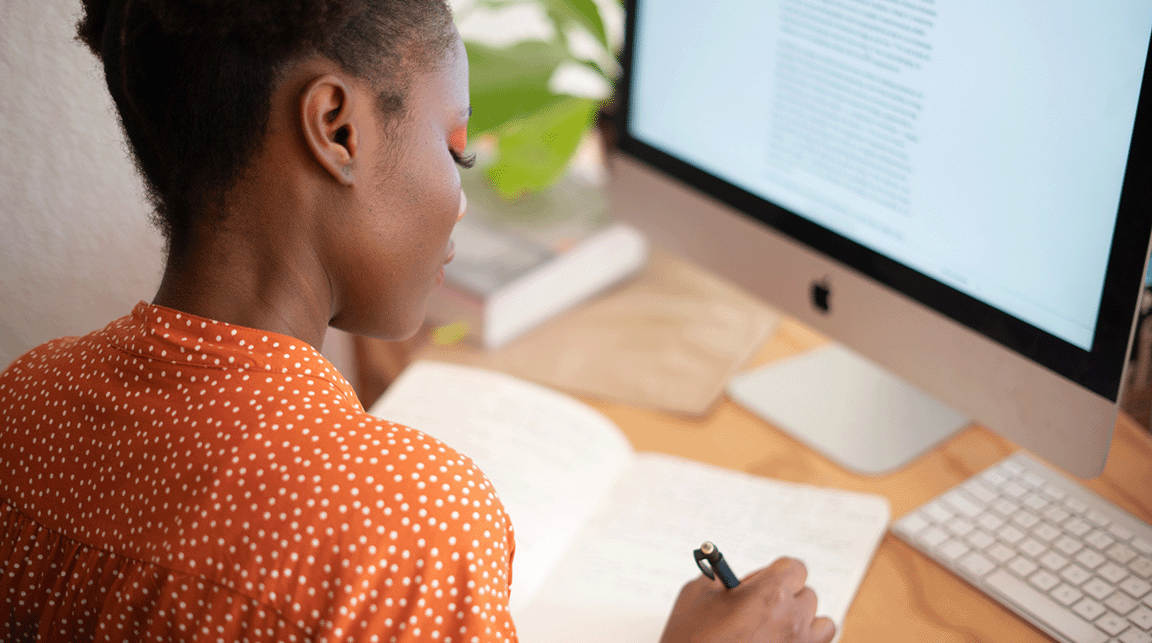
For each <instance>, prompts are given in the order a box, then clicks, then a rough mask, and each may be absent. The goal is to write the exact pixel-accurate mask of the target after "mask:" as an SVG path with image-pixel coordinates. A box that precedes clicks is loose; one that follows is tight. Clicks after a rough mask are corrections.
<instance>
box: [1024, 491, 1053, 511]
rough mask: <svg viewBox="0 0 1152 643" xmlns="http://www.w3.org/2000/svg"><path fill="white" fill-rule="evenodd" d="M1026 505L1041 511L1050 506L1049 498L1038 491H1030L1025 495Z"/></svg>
mask: <svg viewBox="0 0 1152 643" xmlns="http://www.w3.org/2000/svg"><path fill="white" fill-rule="evenodd" d="M1024 506H1025V507H1028V508H1029V509H1031V510H1033V511H1040V510H1041V509H1043V508H1044V507H1047V506H1048V500H1047V499H1046V498H1044V496H1041V495H1040V494H1038V493H1030V494H1028V495H1027V496H1024Z"/></svg>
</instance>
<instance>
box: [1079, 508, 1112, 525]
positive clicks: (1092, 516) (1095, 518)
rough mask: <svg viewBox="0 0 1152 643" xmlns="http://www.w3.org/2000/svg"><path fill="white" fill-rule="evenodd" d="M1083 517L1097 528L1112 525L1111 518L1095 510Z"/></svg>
mask: <svg viewBox="0 0 1152 643" xmlns="http://www.w3.org/2000/svg"><path fill="white" fill-rule="evenodd" d="M1084 517H1085V518H1087V519H1088V520H1090V521H1092V522H1093V523H1096V526H1097V527H1107V526H1108V525H1110V524H1112V519H1111V518H1109V517H1108V516H1105V515H1104V514H1102V513H1100V512H1099V511H1096V510H1092V511H1089V512H1088V513H1086V514H1084Z"/></svg>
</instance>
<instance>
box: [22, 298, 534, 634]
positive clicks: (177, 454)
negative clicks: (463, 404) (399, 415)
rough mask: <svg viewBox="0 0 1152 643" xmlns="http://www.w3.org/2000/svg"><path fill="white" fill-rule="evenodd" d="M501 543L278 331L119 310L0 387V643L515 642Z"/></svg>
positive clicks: (415, 450) (478, 493) (444, 478)
mask: <svg viewBox="0 0 1152 643" xmlns="http://www.w3.org/2000/svg"><path fill="white" fill-rule="evenodd" d="M513 547H514V546H513V538H512V527H511V525H510V524H509V522H508V517H507V516H506V515H505V513H504V511H503V508H502V506H501V504H500V501H499V500H498V499H497V497H496V494H495V493H494V491H493V489H492V486H491V484H490V483H489V482H488V480H487V479H486V478H485V477H484V474H483V473H481V472H480V471H479V470H478V469H477V468H476V467H475V465H473V464H472V462H471V461H470V460H469V459H468V458H466V457H464V456H462V455H461V454H459V453H457V452H455V451H453V450H452V449H451V448H449V447H447V446H445V445H444V444H441V443H440V442H438V441H436V440H434V439H432V438H430V437H428V436H425V435H423V434H422V433H420V432H419V431H416V430H413V429H410V428H407V427H404V426H399V425H396V424H391V423H389V422H386V421H382V420H379V419H377V418H374V417H372V416H370V415H368V414H366V413H365V412H364V410H363V408H362V407H361V405H360V403H359V401H358V400H357V398H356V395H355V393H354V392H353V391H352V389H351V387H350V386H349V385H348V383H347V382H346V381H345V380H344V378H342V377H341V376H340V375H339V374H338V373H337V372H336V370H335V369H334V368H333V367H332V365H331V364H329V363H328V362H327V361H326V360H325V359H324V358H323V357H321V356H320V354H319V353H317V352H316V351H315V350H313V349H312V348H311V347H310V346H307V345H305V344H303V343H302V342H300V341H298V340H295V339H292V338H290V337H287V336H284V335H276V334H273V333H266V332H263V331H259V330H253V329H250V328H242V327H238V326H232V325H229V324H225V323H220V322H215V321H211V320H208V319H202V318H199V317H193V316H189V315H186V314H181V313H178V312H176V311H174V310H170V309H167V308H162V307H158V306H150V305H147V304H144V303H141V304H139V305H137V306H136V308H135V309H134V310H133V312H132V314H131V315H129V316H127V317H124V318H122V319H119V320H117V321H115V322H113V323H112V324H110V325H109V326H107V327H106V328H104V329H102V330H100V331H97V332H95V333H92V334H90V335H87V336H85V337H81V338H67V339H61V340H56V341H54V342H50V343H48V344H45V345H43V346H41V347H39V348H37V349H35V350H33V351H32V352H30V353H28V354H27V355H25V356H23V357H21V358H20V359H18V360H16V361H15V362H14V363H13V364H12V365H11V366H10V367H9V368H8V369H7V370H5V371H4V372H3V374H0V641H90V640H96V641H117V642H119V641H129V642H132V643H135V642H136V641H228V642H231V641H331V642H335V641H356V642H358V643H360V642H370V641H383V642H391V641H416V640H421V641H439V642H445V643H451V642H462V643H478V642H480V641H484V642H490V641H494V642H503V641H515V640H516V635H515V631H514V628H513V625H512V621H511V617H510V616H509V614H508V589H509V583H510V582H511V578H510V570H511V560H512V554H513Z"/></svg>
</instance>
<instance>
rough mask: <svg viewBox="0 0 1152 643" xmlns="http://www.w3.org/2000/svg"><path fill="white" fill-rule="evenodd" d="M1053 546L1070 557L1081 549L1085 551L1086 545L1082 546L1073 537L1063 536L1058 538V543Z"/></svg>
mask: <svg viewBox="0 0 1152 643" xmlns="http://www.w3.org/2000/svg"><path fill="white" fill-rule="evenodd" d="M1052 546H1053V547H1055V548H1056V549H1059V550H1060V551H1062V552H1064V553H1065V554H1067V555H1069V556H1071V555H1073V554H1075V553H1076V552H1078V551H1080V550H1081V549H1084V545H1083V544H1081V543H1080V541H1079V540H1076V539H1075V538H1072V537H1071V536H1061V537H1059V538H1057V539H1056V542H1054V543H1052Z"/></svg>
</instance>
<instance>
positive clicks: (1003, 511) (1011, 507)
mask: <svg viewBox="0 0 1152 643" xmlns="http://www.w3.org/2000/svg"><path fill="white" fill-rule="evenodd" d="M992 508H993V509H995V510H996V513H998V514H1000V515H1001V516H1004V517H1005V518H1007V517H1008V516H1011V515H1013V514H1015V513H1016V512H1017V511H1020V505H1018V504H1016V503H1014V502H1012V501H1010V500H1005V499H1003V498H1000V499H999V500H997V501H996V502H993V503H992Z"/></svg>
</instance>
